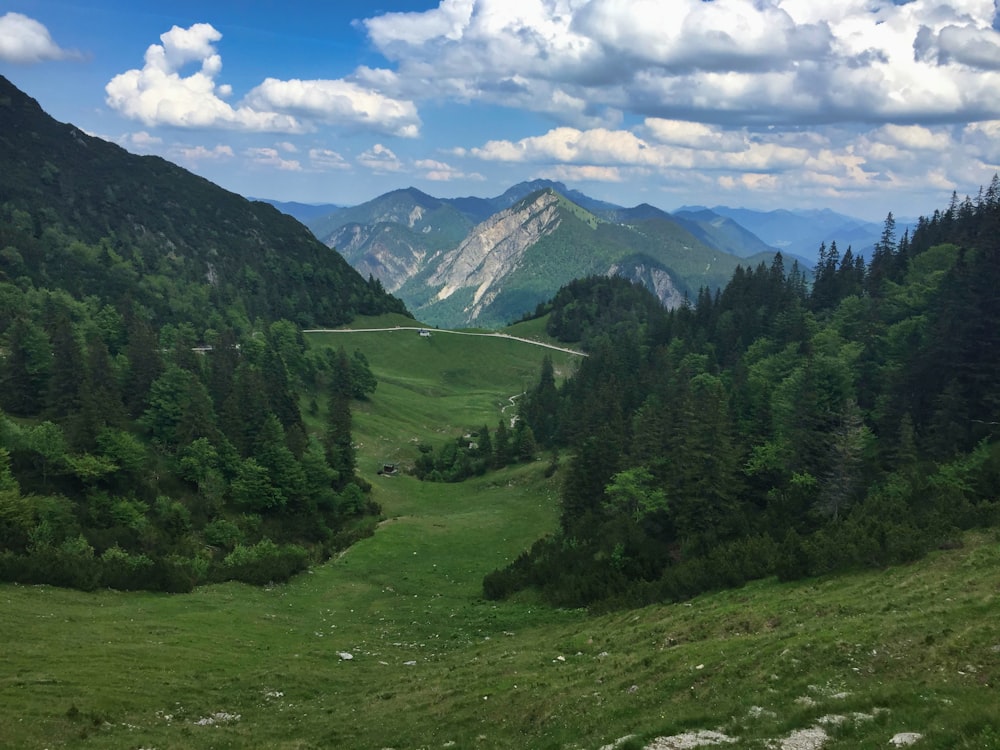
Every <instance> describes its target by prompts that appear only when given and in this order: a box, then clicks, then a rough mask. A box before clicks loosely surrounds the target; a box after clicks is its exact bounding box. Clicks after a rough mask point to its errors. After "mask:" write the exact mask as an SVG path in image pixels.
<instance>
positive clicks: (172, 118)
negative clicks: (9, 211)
mask: <svg viewBox="0 0 1000 750" xmlns="http://www.w3.org/2000/svg"><path fill="white" fill-rule="evenodd" d="M221 39H222V34H221V33H220V32H219V31H218V30H216V29H215V28H214V27H213V26H212V25H211V24H207V23H196V24H194V25H193V26H190V27H189V28H186V29H182V28H180V27H178V26H174V27H173V28H171V29H170V31H167V32H165V33H164V34H161V35H160V41H161V44H153V45H150V46H149V48H148V49H147V50H146V54H145V58H144V64H143V67H142V68H141V69H133V70H129V71H126V72H124V73H121V74H119V75H117V76H115V77H114V78H112V79H111V81H110V82H108V84H107V86H106V87H105V92H106V93H107V103H108V105H109V106H110V107H112V108H113V109H115V110H117V111H118V112H120V113H121V114H123V115H125V116H126V117H129V118H131V119H134V120H139V121H140V122H142V123H143V124H145V125H147V126H148V127H154V126H157V125H168V126H172V127H180V128H219V129H230V130H245V131H256V132H279V133H302V132H305V131H308V130H312V129H314V128H315V125H316V123H324V124H329V125H334V126H338V127H342V128H345V129H348V130H357V131H371V132H377V133H383V134H388V135H396V136H403V137H414V136H416V135H418V133H419V130H420V118H419V116H418V115H417V110H416V106H415V105H414V104H413V103H412V102H410V101H405V100H398V99H394V98H392V97H389V96H386V95H384V94H382V93H379V91H377V90H375V89H373V88H371V87H368V86H365V85H362V84H360V83H355V82H352V81H348V80H313V81H302V80H289V81H282V80H278V79H275V78H267V79H265V80H264V81H263V82H262V83H261V84H259V85H258V86H256V87H254V88H253V89H252V90H251V91H250V92H249V93H248V94H247V95H246V97H245V98H244V99H243V101H242V102H240V103H239V104H237V105H235V106H234V105H231V104H229V103H228V102H227V101H225V100H226V99H228V98H230V97H231V96H232V94H233V91H232V87H231V86H229V85H227V84H220V83H218V82H217V78H218V76H219V74H220V73H221V72H222V58H221V56H220V55H219V54H218V52H217V50H216V47H215V44H216V43H217V42H219V41H220V40H221ZM190 66H198V69H197V70H195V71H194V72H190V73H189V74H187V75H185V73H184V71H185V70H186V69H188V68H189V67H190Z"/></svg>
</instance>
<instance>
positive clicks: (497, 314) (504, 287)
mask: <svg viewBox="0 0 1000 750" xmlns="http://www.w3.org/2000/svg"><path fill="white" fill-rule="evenodd" d="M306 224H307V226H309V228H310V229H311V230H312V231H313V233H314V234H315V235H316V236H317V237H318V238H320V239H321V240H322V241H323V242H324V243H325V244H327V245H328V246H329V247H332V248H336V249H337V251H338V252H340V253H341V254H342V255H343V256H344V258H345V259H347V261H348V262H349V263H350V264H351V265H352V266H353V267H354V268H355V269H357V270H358V271H359V272H360V273H361V274H362V275H363V276H364V275H370V276H372V277H374V278H376V279H378V280H379V281H381V282H382V284H383V285H384V286H385V288H386V289H387V290H388V291H390V292H392V293H394V294H396V295H398V296H399V297H400V298H401V299H402V300H403V301H404V302H405V303H406V305H407V307H408V308H409V309H410V310H411V311H412V312H413V313H414V314H415V315H416V316H417V317H418V318H419V319H420V320H423V321H425V322H427V323H429V324H431V325H438V326H444V327H462V326H471V325H475V326H483V327H490V326H496V325H501V324H504V323H507V322H509V321H511V320H512V319H517V318H519V317H521V316H523V315H524V314H525V313H530V312H531V311H532V310H533V309H534V308H535V307H536V306H537V305H539V304H540V303H544V302H546V301H548V300H549V299H551V298H552V296H553V295H554V294H555V293H556V291H558V290H559V288H560V287H562V286H563V285H565V284H566V283H568V282H569V281H572V280H573V279H576V278H581V277H583V276H588V275H608V274H616V275H620V276H623V277H625V278H628V279H631V280H633V281H638V282H642V283H643V284H645V285H646V286H647V287H649V288H650V289H651V290H653V291H654V292H655V293H656V295H657V296H658V297H659V299H660V300H661V302H663V303H664V304H665V305H667V306H668V307H675V306H677V305H679V304H681V303H682V302H683V300H684V298H685V296H687V297H693V296H695V295H696V293H697V291H698V289H699V288H701V287H703V286H705V287H709V288H711V289H717V288H719V287H721V286H722V285H724V284H725V283H726V282H727V281H728V280H729V278H730V276H731V275H732V273H733V271H734V270H735V269H736V267H737V265H739V264H741V263H742V264H744V265H746V264H752V265H756V264H757V263H760V262H764V263H768V264H769V263H770V262H771V260H772V259H773V257H774V254H775V252H777V250H776V248H774V247H770V246H768V245H767V244H766V243H765V242H763V241H761V240H760V239H759V238H757V237H755V236H754V235H753V234H752V233H751V232H749V231H747V230H745V229H743V228H742V227H740V226H739V225H738V224H737V223H736V222H734V221H732V220H731V219H729V218H727V217H723V216H719V215H716V214H714V213H712V212H710V211H707V210H706V211H700V212H688V213H686V214H684V215H681V216H672V215H671V214H669V213H667V212H666V211H663V210H661V209H658V208H656V207H654V206H651V205H648V204H641V205H639V206H635V207H632V208H625V207H622V206H617V205H615V204H612V203H608V202H606V201H601V200H597V199H594V198H591V197H589V196H587V195H585V194H583V193H581V192H579V191H576V190H572V189H569V188H567V187H566V186H565V185H564V184H562V183H560V182H553V181H549V180H534V181H531V182H523V183H519V184H517V185H514V186H513V187H511V188H510V189H508V190H507V191H505V192H504V193H503V194H501V195H499V196H496V197H493V198H476V197H466V198H451V199H447V198H435V197H433V196H430V195H427V194H426V193H423V192H421V191H420V190H417V189H416V188H412V187H411V188H406V189H402V190H395V191H392V192H390V193H386V194H385V195H382V196H379V197H377V198H375V199H373V200H371V201H368V202H366V203H363V204H360V205H358V206H352V207H346V208H338V209H334V210H332V211H330V212H329V213H327V214H326V215H324V216H320V217H317V218H313V219H310V220H308V221H307V222H306Z"/></svg>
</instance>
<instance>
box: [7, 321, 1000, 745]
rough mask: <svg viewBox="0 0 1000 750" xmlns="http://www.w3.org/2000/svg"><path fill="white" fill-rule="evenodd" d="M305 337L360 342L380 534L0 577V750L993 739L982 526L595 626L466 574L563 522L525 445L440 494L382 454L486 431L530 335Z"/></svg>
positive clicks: (996, 561)
mask: <svg viewBox="0 0 1000 750" xmlns="http://www.w3.org/2000/svg"><path fill="white" fill-rule="evenodd" d="M411 323H412V321H411ZM390 325H397V323H394V322H393V323H390ZM359 326H360V324H359ZM338 337H339V338H338ZM310 339H311V341H313V343H314V344H316V345H326V344H330V345H334V346H340V345H343V346H344V347H345V348H346V349H347V350H348V351H349V352H351V351H353V350H354V349H355V348H358V349H361V350H362V351H363V352H364V353H365V354H366V356H367V357H368V358H369V360H370V361H371V364H372V369H373V371H374V372H375V373H376V375H377V377H378V378H379V381H380V382H379V386H378V389H377V391H376V392H375V394H374V395H373V397H372V399H371V401H370V402H369V403H367V404H365V405H362V406H361V407H359V408H358V409H357V410H356V412H355V422H356V439H357V441H358V443H359V444H360V446H361V447H360V449H359V467H360V470H361V472H362V473H363V474H364V475H365V476H366V477H367V478H369V479H370V481H372V482H373V484H374V490H373V493H374V496H375V499H376V500H377V501H378V502H379V503H381V505H382V507H383V510H384V516H385V521H384V522H383V524H382V525H381V526H380V527H379V529H378V531H377V532H376V534H375V536H373V537H371V538H369V539H366V540H363V541H362V542H360V543H358V544H357V545H355V546H354V547H352V548H351V549H350V550H348V551H347V552H346V553H345V554H344V555H342V556H341V557H340V558H338V559H337V560H334V561H331V562H330V563H328V564H326V565H323V566H319V567H317V568H315V569H314V570H312V571H310V572H309V573H307V574H304V575H301V576H299V577H298V578H296V579H295V580H293V581H292V582H291V583H289V584H287V585H281V586H273V587H267V588H253V587H249V586H245V585H241V584H224V585H217V586H208V587H204V588H201V589H199V590H197V591H195V592H194V593H192V594H186V595H164V594H147V593H118V592H114V591H103V592H96V593H92V594H87V593H81V592H76V591H64V590H59V589H53V588H51V587H45V586H30V587H29V586H12V585H4V586H0V747H2V748H8V747H10V748H56V747H71V748H80V747H93V748H113V749H117V748H129V749H134V748H157V749H158V750H166V749H167V748H253V747H263V748H289V749H292V748H294V749H295V750H304V749H307V748H373V749H375V750H378V749H380V748H396V750H416V749H417V748H445V747H454V748H581V749H587V750H590V749H592V750H598V748H601V747H602V746H604V745H606V744H609V743H612V742H615V741H616V740H619V739H623V738H625V737H627V736H630V735H634V736H633V737H632V738H631V739H629V740H625V741H623V742H622V743H621V744H620V747H623V748H629V747H631V748H638V747H643V746H645V745H646V744H647V743H648V742H650V741H652V740H653V738H655V737H662V736H670V735H678V734H680V733H684V732H687V733H689V735H690V736H692V737H693V736H695V735H694V734H693V733H696V732H699V731H707V730H713V731H718V732H721V733H724V734H725V735H726V736H727V737H729V738H731V739H733V740H735V742H733V743H729V744H724V745H722V747H739V748H765V747H775V748H787V750H792V749H793V748H796V749H797V750H801V749H802V748H818V747H821V746H822V747H825V748H831V749H836V748H885V747H892V745H891V744H890V740H891V738H892V737H893V736H894V735H896V734H897V733H900V732H916V733H920V734H921V735H923V737H922V739H920V740H919V741H918V743H917V744H916V745H914V747H916V748H918V749H919V750H923V749H924V748H933V749H936V750H944V749H945V748H963V749H965V748H996V747H1000V725H998V724H997V722H998V717H1000V696H998V693H997V683H998V681H1000V625H998V614H1000V603H998V594H1000V540H998V537H997V535H996V534H995V533H993V532H989V533H980V534H973V535H969V536H968V537H967V540H966V545H965V546H964V547H963V548H962V549H958V550H949V551H942V552H938V553H935V554H933V555H932V556H930V557H929V558H928V559H926V560H924V561H921V562H919V563H917V564H915V565H912V566H908V567H902V568H894V569H890V570H886V571H880V572H866V573H860V574H857V575H852V576H845V577H839V578H832V579H821V580H812V581H805V582H798V583H794V584H777V583H776V582H774V581H773V580H769V581H761V582H757V583H754V584H752V585H749V586H746V587H745V588H743V589H739V590H735V591H728V592H722V593H717V594H713V595H708V596H703V597H700V598H698V599H695V600H693V601H691V602H688V603H685V604H680V605H671V606H654V607H647V608H645V609H642V610H636V611H628V612H620V613H615V614H611V615H606V616H601V617H590V616H587V615H586V614H585V613H583V612H579V611H557V610H552V609H549V608H546V607H544V606H540V605H539V604H538V603H537V602H534V601H532V600H531V599H530V597H522V598H520V599H519V600H517V601H514V602H503V603H493V602H486V601H484V600H483V599H482V598H481V579H482V576H483V575H484V574H485V573H487V572H489V571H490V570H492V569H493V568H495V567H497V566H499V565H502V564H504V563H505V562H507V561H508V560H510V559H511V558H512V557H514V556H516V555H517V554H518V553H519V552H520V551H521V550H522V549H524V548H526V547H527V546H528V545H530V543H531V542H532V541H533V540H534V539H536V538H537V537H538V536H540V535H541V534H544V533H545V532H546V531H548V530H551V529H553V528H554V527H555V524H556V517H557V512H558V508H557V495H558V482H559V479H560V474H559V473H557V474H556V476H555V477H553V478H551V479H546V478H545V477H544V468H545V462H544V461H540V462H537V463H535V464H531V465H522V466H519V467H515V468H512V469H508V470H505V471H501V472H497V473H494V474H489V475H487V476H485V477H482V478H479V479H475V480H471V481H469V482H466V483H463V484H458V485H449V484H429V483H428V484H422V483H419V482H417V481H415V480H414V479H413V478H411V477H406V476H396V477H378V476H376V475H375V468H376V467H377V466H378V465H380V463H381V462H383V461H391V460H398V461H401V462H405V461H406V460H408V457H410V456H412V455H413V454H414V452H415V450H416V447H415V446H416V442H414V441H426V442H429V443H436V441H438V440H445V439H451V438H452V437H453V436H454V435H455V434H458V432H457V431H458V430H462V429H465V428H467V427H470V426H476V425H480V424H483V423H486V424H489V425H491V426H495V424H496V422H497V420H498V419H499V418H500V412H499V407H500V405H501V404H503V403H505V402H506V399H508V398H509V397H510V396H512V395H514V394H516V393H518V392H519V391H520V390H522V389H523V388H524V387H525V385H530V384H531V383H532V382H533V378H534V376H535V374H536V373H537V371H538V367H539V364H540V361H541V357H542V356H543V354H544V353H545V351H546V350H544V349H541V348H538V347H534V346H531V345H528V344H523V343H519V342H515V341H510V340H505V339H499V338H485V337H462V336H457V335H449V334H445V333H443V332H442V333H435V334H434V335H432V336H431V338H430V339H421V338H420V337H419V336H418V335H417V334H416V332H414V331H392V332H377V333H350V334H316V335H311V337H310ZM551 353H552V355H553V358H554V360H555V361H556V365H557V368H559V369H560V370H563V371H568V370H569V369H570V368H571V367H572V361H573V358H572V356H571V355H562V354H559V353H557V352H551ZM560 471H565V469H562V470H560ZM344 654H350V656H351V657H352V658H350V659H347V658H344V657H343V656H342V655H344ZM838 717H839V718H838ZM819 732H822V733H823V736H825V737H826V739H825V744H824V743H823V742H821V741H820V739H821V736H820V734H819ZM701 736H702V738H703V739H705V738H708V737H709V735H701ZM689 739H690V738H689ZM679 741H680V740H678V741H677V742H679ZM677 742H675V743H674V744H673V745H670V744H662V745H661V746H662V747H677V746H680V745H678V744H677ZM768 742H772V743H773V744H771V745H769V744H768ZM808 742H813V743H814V744H802V743H808ZM795 743H799V744H795ZM816 743H818V744H816ZM688 746H692V745H688Z"/></svg>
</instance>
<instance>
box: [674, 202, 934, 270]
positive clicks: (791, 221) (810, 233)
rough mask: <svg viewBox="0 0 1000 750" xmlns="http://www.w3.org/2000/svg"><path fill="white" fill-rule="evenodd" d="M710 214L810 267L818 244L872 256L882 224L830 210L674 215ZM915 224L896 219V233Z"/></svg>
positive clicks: (693, 209)
mask: <svg viewBox="0 0 1000 750" xmlns="http://www.w3.org/2000/svg"><path fill="white" fill-rule="evenodd" d="M702 211H711V212H712V213H715V214H717V215H719V216H722V217H725V218H728V219H731V220H732V221H734V222H736V223H737V224H738V225H740V226H741V227H743V228H744V229H746V230H748V231H750V232H751V233H753V234H754V235H756V236H757V237H759V238H760V239H761V240H762V241H763V242H765V243H766V244H768V245H770V246H772V247H775V248H778V249H779V250H781V252H782V253H786V254H790V255H794V256H798V257H800V258H804V259H806V260H808V261H809V265H810V266H812V265H813V264H814V263H815V262H816V256H817V253H818V251H819V247H820V245H821V244H823V243H825V244H826V245H828V246H829V245H830V244H831V243H832V242H836V243H837V246H838V248H840V251H841V252H843V251H844V250H846V249H847V248H848V246H850V247H851V248H852V249H853V252H854V254H855V255H858V254H861V255H864V256H866V257H871V251H872V247H873V246H874V245H875V243H876V242H877V241H878V239H879V237H880V235H881V233H882V227H883V225H882V224H880V223H876V222H872V221H866V220H864V219H859V218H857V217H855V216H847V215H846V214H841V213H838V212H836V211H832V210H830V209H794V210H793V209H775V210H773V211H754V210H752V209H747V208H730V207H729V206H714V207H713V208H711V209H706V208H705V207H704V206H684V207H682V208H680V209H678V211H677V212H676V213H677V214H690V213H697V212H702ZM915 226H916V224H915V222H912V221H908V220H903V219H899V218H897V219H896V231H897V233H898V234H900V235H901V234H902V233H903V232H904V231H905V230H907V229H909V230H910V231H911V232H912V230H913V228H914V227H915Z"/></svg>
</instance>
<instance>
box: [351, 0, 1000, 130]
mask: <svg viewBox="0 0 1000 750" xmlns="http://www.w3.org/2000/svg"><path fill="white" fill-rule="evenodd" d="M996 13H997V11H996V7H995V4H994V3H993V2H992V0H962V2H952V3H947V4H945V3H941V2H939V0H910V1H909V2H906V3H897V2H893V1H892V0H838V2H836V3H817V2H815V0H712V2H703V0H673V1H672V2H670V3H665V2H662V1H661V0H519V1H518V2H507V1H505V0H442V2H440V4H439V5H438V7H436V8H433V9H431V10H428V11H422V12H410V13H387V14H383V15H380V16H377V17H373V18H369V19H367V20H365V21H363V22H362V25H363V27H364V29H365V30H366V31H367V33H368V35H369V38H370V39H371V42H372V44H373V45H374V46H375V47H376V48H377V49H378V50H379V51H381V52H382V53H383V54H384V55H385V56H386V57H387V58H388V59H389V60H391V61H392V62H393V63H394V64H395V67H396V70H395V71H394V73H395V79H394V80H393V82H392V83H393V86H394V90H395V91H396V92H397V95H399V96H405V97H409V98H413V99H416V100H419V99H422V98H429V97H431V96H433V97H449V98H453V99H457V100H460V101H473V100H480V101H487V102H492V103H497V104H502V105H505V106H512V107H519V108H528V109H531V110H534V111H536V112H540V113H545V114H548V115H550V116H553V117H555V118H558V119H561V120H562V122H563V123H566V124H571V125H575V126H577V127H584V128H592V127H595V126H597V125H603V126H605V127H612V126H616V125H617V124H620V121H619V122H617V123H616V122H615V121H614V120H613V119H610V118H613V117H614V116H615V113H626V114H632V115H639V116H644V117H654V118H659V119H664V120H688V121H696V122H705V123H715V124H725V125H734V124H741V125H742V124H752V123H760V124H779V125H780V124H786V125H794V124H801V123H811V124H831V123H842V122H850V123H885V122H894V123H899V124H912V123H917V122H963V121H968V120H969V119H997V118H998V117H1000V33H998V32H997V30H996V29H994V27H993V26H994V16H995V15H996Z"/></svg>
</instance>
